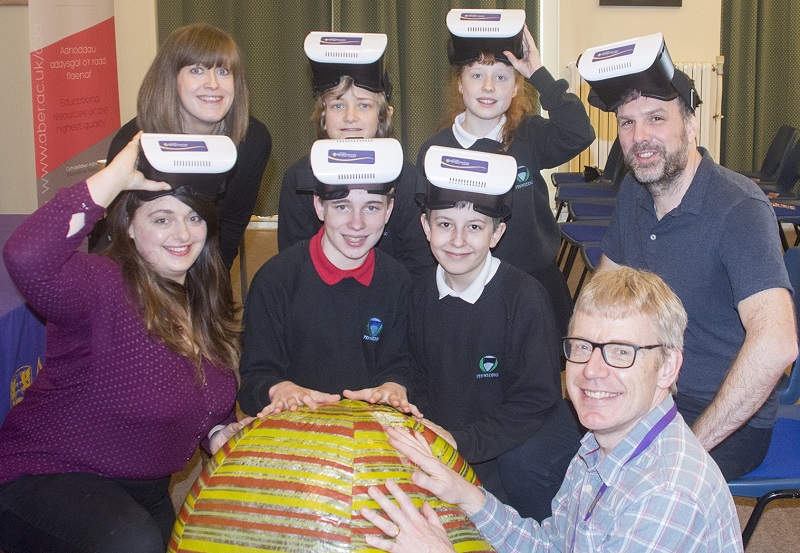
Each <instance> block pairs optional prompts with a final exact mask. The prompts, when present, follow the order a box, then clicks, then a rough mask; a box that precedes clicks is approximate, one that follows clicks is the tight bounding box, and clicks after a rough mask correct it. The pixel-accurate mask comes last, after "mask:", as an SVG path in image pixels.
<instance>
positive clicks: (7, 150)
mask: <svg viewBox="0 0 800 553" xmlns="http://www.w3.org/2000/svg"><path fill="white" fill-rule="evenodd" d="M114 13H115V22H116V31H117V32H116V35H117V71H118V74H119V77H118V80H119V94H120V117H121V119H122V122H125V121H127V120H128V119H130V118H131V117H133V116H134V115H136V94H137V92H138V90H139V83H141V81H142V78H143V77H144V74H145V72H146V71H147V68H148V66H149V65H150V62H151V60H152V59H153V56H155V53H156V8H155V0H115V1H114ZM0 36H2V37H3V47H4V48H3V55H2V56H0V75H5V79H4V80H5V83H4V89H5V94H6V95H7V99H6V101H5V102H3V104H2V105H3V107H2V118H0V120H1V121H2V126H0V171H2V179H3V180H2V184H1V185H0V213H31V212H33V211H34V210H35V209H36V207H37V200H36V172H35V161H34V150H33V108H32V101H31V70H30V50H29V46H28V8H27V6H0Z"/></svg>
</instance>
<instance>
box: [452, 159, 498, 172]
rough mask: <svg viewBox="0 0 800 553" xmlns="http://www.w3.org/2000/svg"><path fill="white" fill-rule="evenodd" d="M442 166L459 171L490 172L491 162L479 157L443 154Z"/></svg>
mask: <svg viewBox="0 0 800 553" xmlns="http://www.w3.org/2000/svg"><path fill="white" fill-rule="evenodd" d="M441 166H442V167H444V168H445V169H456V170H457V171H471V172H472V173H488V172H489V163H488V162H487V161H480V160H477V159H466V158H463V157H450V156H442V162H441Z"/></svg>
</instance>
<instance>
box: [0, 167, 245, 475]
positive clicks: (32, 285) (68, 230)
mask: <svg viewBox="0 0 800 553" xmlns="http://www.w3.org/2000/svg"><path fill="white" fill-rule="evenodd" d="M103 212H104V208H102V207H101V206H98V205H96V204H95V203H94V202H93V201H92V198H91V196H90V195H89V190H88V188H87V186H86V182H85V181H82V182H80V183H78V184H77V185H75V186H73V187H71V188H69V189H65V190H61V191H59V192H58V193H57V194H56V196H55V198H53V199H52V200H51V201H50V202H48V203H47V204H45V205H44V206H42V207H41V208H39V209H38V210H37V211H36V212H35V213H33V214H32V215H31V216H30V217H29V218H28V219H27V220H26V221H25V222H24V223H23V224H22V225H20V227H19V228H18V229H17V230H16V231H15V232H14V234H13V235H12V236H11V238H10V239H9V240H8V243H7V244H6V247H5V250H4V252H3V254H4V257H5V262H6V266H7V267H8V272H9V274H10V275H11V277H12V279H13V280H14V282H15V284H16V285H17V287H18V288H19V290H20V293H21V294H22V295H23V296H24V297H25V299H26V300H27V302H28V303H29V304H30V305H31V307H33V309H35V310H37V311H38V312H39V313H41V314H42V315H43V316H44V317H45V318H46V319H47V346H46V351H45V362H44V367H43V368H42V370H41V372H40V373H39V375H38V377H37V378H36V380H35V381H34V382H33V384H32V385H31V387H30V388H29V389H28V390H27V391H26V393H25V399H24V400H23V401H22V402H20V403H19V404H17V405H15V406H14V408H12V409H11V411H10V413H9V414H8V416H7V417H6V419H5V421H4V422H3V425H2V427H0V483H3V482H7V481H10V480H13V479H15V478H17V477H19V476H21V475H24V474H52V473H63V472H89V473H94V474H99V475H102V476H108V477H113V478H161V477H165V476H169V475H170V474H172V473H174V472H177V471H179V470H180V469H181V468H182V467H183V466H184V465H185V463H186V461H187V460H188V459H189V458H190V457H191V456H192V453H193V452H194V450H195V449H196V448H197V446H198V444H200V443H201V442H205V443H207V438H206V435H207V433H208V431H209V430H210V429H211V428H212V427H213V426H214V425H216V424H226V423H228V422H233V421H234V420H235V410H234V401H235V398H236V378H235V375H234V373H233V372H232V371H229V370H225V369H223V368H220V367H214V366H212V365H211V364H210V363H208V362H204V366H203V369H204V371H205V375H206V382H205V384H200V383H199V382H198V380H197V378H196V376H195V366H194V365H193V363H192V362H191V361H189V360H188V359H186V358H185V357H182V356H180V355H178V354H176V353H174V352H172V351H170V350H169V349H168V348H167V347H166V346H165V345H163V344H160V343H158V341H156V340H154V339H152V338H151V337H150V336H149V335H148V334H147V331H146V329H145V325H144V321H143V319H142V316H141V314H140V313H139V311H138V309H137V307H136V306H135V305H132V304H131V302H130V301H129V299H128V294H127V292H126V288H125V283H124V281H123V277H122V272H121V269H120V267H119V265H117V264H116V263H115V262H114V261H112V260H110V259H108V258H105V257H100V256H97V255H90V254H85V253H79V252H76V251H75V250H76V249H77V248H78V247H79V246H80V244H81V243H82V242H83V239H84V238H85V237H86V235H87V234H88V233H89V231H90V230H91V228H92V226H93V225H94V223H95V222H96V221H97V220H98V219H99V218H100V217H101V216H102V215H103Z"/></svg>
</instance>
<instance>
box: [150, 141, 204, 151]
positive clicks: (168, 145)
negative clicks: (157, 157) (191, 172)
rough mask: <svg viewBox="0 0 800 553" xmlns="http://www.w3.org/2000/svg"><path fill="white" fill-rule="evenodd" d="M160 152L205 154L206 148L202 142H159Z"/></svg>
mask: <svg viewBox="0 0 800 553" xmlns="http://www.w3.org/2000/svg"><path fill="white" fill-rule="evenodd" d="M158 146H159V147H160V148H161V151H162V152H207V151H208V146H207V145H206V143H205V142H202V141H199V140H198V141H194V140H193V141H191V142H177V141H175V140H159V141H158Z"/></svg>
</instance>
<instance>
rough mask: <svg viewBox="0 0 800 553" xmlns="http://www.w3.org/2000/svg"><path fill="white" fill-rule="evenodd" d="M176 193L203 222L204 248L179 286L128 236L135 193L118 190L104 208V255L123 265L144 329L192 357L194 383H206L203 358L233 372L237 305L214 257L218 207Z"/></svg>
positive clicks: (138, 203)
mask: <svg viewBox="0 0 800 553" xmlns="http://www.w3.org/2000/svg"><path fill="white" fill-rule="evenodd" d="M175 197H176V198H177V199H178V200H180V201H181V202H183V203H185V204H186V205H188V206H189V207H191V208H192V209H193V210H194V211H195V212H196V213H197V214H198V215H199V216H200V217H201V218H202V219H203V220H204V221H205V222H206V229H207V234H206V241H205V244H204V245H203V249H202V250H201V252H200V255H199V256H198V258H197V261H195V263H194V264H193V265H192V267H191V268H190V269H189V271H188V272H187V273H186V281H185V282H184V284H183V285H181V284H179V283H177V282H175V281H173V280H170V279H167V278H164V277H162V276H160V275H159V274H158V273H156V272H155V271H154V270H153V268H152V267H151V266H150V264H149V263H148V262H147V261H146V260H145V259H144V258H143V257H142V256H141V255H140V254H139V251H138V250H137V249H136V244H135V243H134V241H133V239H132V238H131V237H130V236H129V234H128V229H129V227H130V225H131V222H132V221H133V217H134V215H135V214H136V211H137V210H138V209H139V208H140V207H141V206H142V205H143V204H144V203H145V202H144V201H143V200H142V199H141V198H140V197H139V196H138V195H137V194H136V193H135V192H123V193H122V194H120V195H119V197H118V198H117V199H118V200H119V201H116V202H114V205H113V206H112V208H111V209H110V211H109V212H108V216H107V229H108V234H109V235H110V236H111V244H110V245H109V246H108V248H106V249H105V250H104V251H103V255H105V256H107V257H109V258H111V259H113V260H115V261H116V262H117V263H119V264H120V265H121V266H122V273H123V275H124V278H125V283H126V285H127V289H128V293H129V296H130V298H131V301H132V302H133V303H134V304H135V305H136V306H138V308H139V309H140V310H141V313H142V317H143V318H144V322H145V325H146V327H147V331H148V332H149V333H150V334H151V336H153V337H154V338H155V339H157V340H158V341H160V342H162V343H164V344H165V345H166V346H167V347H168V348H169V349H170V350H172V351H174V352H175V353H177V354H179V355H183V356H184V357H187V358H188V359H190V360H191V361H193V362H194V364H195V365H196V366H197V375H198V380H199V381H201V382H204V381H205V375H204V374H203V371H202V366H201V363H202V360H203V359H208V360H209V361H211V362H212V363H214V364H215V365H218V366H222V367H227V368H229V369H230V370H232V371H235V372H237V374H238V365H239V353H240V349H241V346H240V343H239V331H240V325H239V321H238V306H237V305H236V304H235V303H234V301H233V294H232V292H231V286H230V277H229V274H228V272H227V271H226V270H225V267H224V264H223V262H222V258H221V257H220V255H219V246H218V240H219V217H218V215H217V207H216V206H215V205H214V204H213V203H211V202H209V201H206V200H201V199H199V198H197V197H195V196H191V195H187V194H180V193H179V194H176V195H175Z"/></svg>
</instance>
